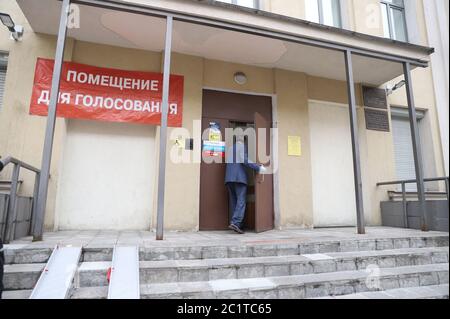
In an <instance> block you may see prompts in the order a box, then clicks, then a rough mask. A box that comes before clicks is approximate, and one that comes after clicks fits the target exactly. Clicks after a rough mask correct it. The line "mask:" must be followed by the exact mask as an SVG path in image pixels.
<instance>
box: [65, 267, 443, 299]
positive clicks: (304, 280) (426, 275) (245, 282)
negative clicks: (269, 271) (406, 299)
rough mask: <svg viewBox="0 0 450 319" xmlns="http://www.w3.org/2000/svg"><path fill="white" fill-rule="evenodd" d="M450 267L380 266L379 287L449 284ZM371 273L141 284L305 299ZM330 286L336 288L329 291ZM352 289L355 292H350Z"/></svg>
mask: <svg viewBox="0 0 450 319" xmlns="http://www.w3.org/2000/svg"><path fill="white" fill-rule="evenodd" d="M448 267H449V266H448V263H447V264H437V265H426V266H422V265H421V266H407V267H397V268H385V269H380V272H379V275H378V277H377V278H378V279H379V283H380V287H379V288H376V290H380V289H381V290H389V289H396V288H405V287H416V286H431V285H443V284H448V272H449V269H448ZM368 275H369V274H368V273H367V272H365V271H360V270H358V271H344V272H335V273H324V274H313V275H300V276H284V277H268V278H252V279H225V280H216V281H208V282H186V283H166V284H149V285H141V298H151V299H160V298H164V299H168V298H175V299H191V298H202V299H215V298H219V299H225V298H227V299H247V298H255V299H266V298H270V299H277V298H279V299H288V298H294V299H303V298H313V297H322V296H327V295H328V294H331V295H347V294H352V293H358V292H365V291H371V289H370V288H369V287H367V285H366V280H367V278H368ZM371 282H372V281H371ZM211 285H212V286H211ZM214 287H215V288H214ZM328 289H332V291H331V292H328ZM107 290H108V287H106V286H105V287H83V288H73V289H72V292H71V294H70V296H71V298H75V299H76V298H80V297H82V295H83V294H85V293H86V292H87V293H89V292H93V291H95V292H96V295H97V296H96V298H106V294H105V292H106V293H107ZM350 290H352V291H351V292H349V291H350ZM374 290H375V289H374Z"/></svg>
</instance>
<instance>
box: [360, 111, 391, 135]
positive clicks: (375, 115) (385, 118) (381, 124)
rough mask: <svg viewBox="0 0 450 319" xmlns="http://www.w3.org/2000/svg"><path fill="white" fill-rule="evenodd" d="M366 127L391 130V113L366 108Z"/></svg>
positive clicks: (385, 130) (383, 130)
mask: <svg viewBox="0 0 450 319" xmlns="http://www.w3.org/2000/svg"><path fill="white" fill-rule="evenodd" d="M364 114H365V117H366V128H367V129H368V130H372V131H381V132H389V131H390V129H389V113H388V112H386V111H379V110H371V109H365V110H364Z"/></svg>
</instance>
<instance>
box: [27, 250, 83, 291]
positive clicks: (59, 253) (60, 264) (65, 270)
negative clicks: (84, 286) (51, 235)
mask: <svg viewBox="0 0 450 319" xmlns="http://www.w3.org/2000/svg"><path fill="white" fill-rule="evenodd" d="M80 256H81V247H59V246H56V247H55V249H54V250H53V253H52V255H51V256H50V258H49V260H48V262H47V265H46V266H45V268H44V270H43V271H42V274H41V276H40V277H39V280H38V282H37V283H36V286H35V287H34V289H33V292H32V293H31V296H30V299H65V298H66V297H67V295H68V293H69V290H70V288H71V286H72V281H73V277H74V275H75V272H76V270H77V267H78V262H79V261H80Z"/></svg>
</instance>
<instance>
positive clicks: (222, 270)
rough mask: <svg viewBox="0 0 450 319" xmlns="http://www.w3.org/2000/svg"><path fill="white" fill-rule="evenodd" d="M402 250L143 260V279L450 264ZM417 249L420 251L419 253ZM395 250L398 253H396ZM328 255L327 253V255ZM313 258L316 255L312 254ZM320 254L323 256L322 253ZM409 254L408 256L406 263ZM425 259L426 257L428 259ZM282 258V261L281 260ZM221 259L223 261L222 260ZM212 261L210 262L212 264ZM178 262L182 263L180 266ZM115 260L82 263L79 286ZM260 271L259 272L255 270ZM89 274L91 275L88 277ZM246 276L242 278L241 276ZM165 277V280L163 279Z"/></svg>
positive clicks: (442, 252) (444, 255)
mask: <svg viewBox="0 0 450 319" xmlns="http://www.w3.org/2000/svg"><path fill="white" fill-rule="evenodd" d="M414 250H416V253H414V252H412V251H411V249H408V250H402V251H395V252H394V251H390V252H388V253H387V254H385V255H381V254H380V253H375V252H374V253H372V254H366V255H364V256H341V257H334V258H333V257H329V258H327V259H319V260H314V259H311V258H307V257H305V256H289V257H285V258H283V257H253V258H235V259H228V260H217V261H218V262H215V261H216V259H211V260H198V261H195V263H194V262H192V261H165V262H161V261H152V262H146V261H144V262H140V273H141V280H142V277H143V276H144V277H145V279H144V280H145V281H146V282H148V281H150V282H155V283H156V282H158V283H164V282H189V281H194V280H195V281H209V280H217V279H232V278H235V279H236V278H251V277H255V276H256V277H262V278H264V277H272V276H289V275H301V274H314V273H325V272H336V271H350V270H364V269H367V267H368V266H369V265H377V266H378V267H380V268H392V267H401V266H411V265H424V264H439V263H448V259H449V257H448V255H449V253H448V249H446V248H445V249H439V248H433V249H432V251H431V252H430V249H429V248H415V249H414ZM417 250H419V251H418V252H417ZM393 253H395V254H393ZM343 254H345V253H343ZM323 256H324V257H326V256H327V255H323ZM311 257H312V255H311ZM319 257H322V255H320V256H319ZM405 257H406V258H408V260H407V261H406V262H407V263H405V260H404V259H405ZM424 258H425V259H424ZM280 259H281V260H280ZM219 261H220V262H219ZM208 262H210V263H208ZM177 264H178V265H177ZM110 266H111V262H84V263H81V265H80V267H79V268H78V270H77V274H76V276H75V286H76V287H84V286H102V285H107V280H106V273H107V270H108V268H109V267H110ZM252 269H253V271H256V273H255V272H252ZM88 276H89V278H88ZM241 276H242V277H241ZM162 280H163V281H162Z"/></svg>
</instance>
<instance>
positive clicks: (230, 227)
mask: <svg viewBox="0 0 450 319" xmlns="http://www.w3.org/2000/svg"><path fill="white" fill-rule="evenodd" d="M228 228H229V229H231V230H233V231H235V232H236V233H238V234H241V235H242V234H245V232H244V231H243V230H242V229H240V228H239V227H237V226H236V225H234V224H231V225H230V226H228Z"/></svg>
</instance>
